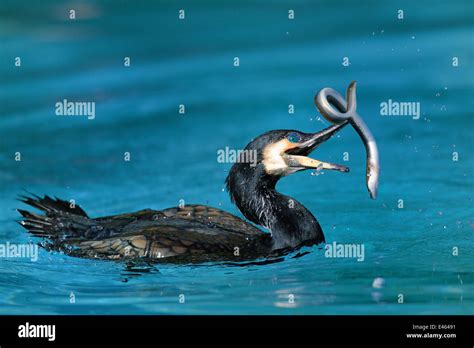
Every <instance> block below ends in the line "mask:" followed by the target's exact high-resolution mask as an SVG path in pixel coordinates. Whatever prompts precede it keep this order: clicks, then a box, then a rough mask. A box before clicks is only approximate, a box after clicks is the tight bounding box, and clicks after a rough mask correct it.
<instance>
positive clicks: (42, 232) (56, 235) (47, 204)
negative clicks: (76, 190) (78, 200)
mask: <svg viewBox="0 0 474 348" xmlns="http://www.w3.org/2000/svg"><path fill="white" fill-rule="evenodd" d="M19 200H20V201H22V202H23V203H25V204H28V205H29V206H31V207H34V208H37V209H39V210H41V211H43V212H44V213H45V215H40V214H36V213H33V212H30V211H27V210H23V209H17V211H18V212H19V213H20V214H21V216H22V217H23V218H24V220H22V221H19V224H20V225H21V226H23V227H24V228H25V229H27V230H28V232H30V233H31V234H33V235H34V236H36V237H42V238H48V239H50V240H52V241H53V242H64V241H66V240H70V239H74V238H82V237H85V236H87V234H88V231H90V230H91V227H93V225H94V224H95V222H94V221H93V220H91V219H89V217H88V216H87V214H86V213H85V212H84V210H82V208H80V207H79V206H77V205H76V206H71V205H70V204H69V202H67V201H63V200H60V199H58V198H56V199H52V198H51V197H49V196H44V197H43V198H41V197H39V196H37V195H34V194H32V196H31V197H28V196H21V197H20V198H19Z"/></svg>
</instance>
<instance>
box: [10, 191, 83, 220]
mask: <svg viewBox="0 0 474 348" xmlns="http://www.w3.org/2000/svg"><path fill="white" fill-rule="evenodd" d="M31 195H32V196H33V197H28V196H20V197H19V200H20V201H22V202H23V203H25V204H28V205H30V206H32V207H35V208H37V209H39V210H41V211H43V212H45V213H46V215H48V216H50V215H54V214H58V213H61V212H63V213H69V214H73V215H79V216H83V217H88V216H87V214H86V212H85V211H84V210H82V208H81V207H80V206H78V205H76V204H74V205H72V204H71V203H70V202H67V201H63V200H62V199H59V198H57V197H55V199H53V198H51V197H49V196H47V195H45V196H44V197H43V198H41V197H39V196H37V195H35V194H31Z"/></svg>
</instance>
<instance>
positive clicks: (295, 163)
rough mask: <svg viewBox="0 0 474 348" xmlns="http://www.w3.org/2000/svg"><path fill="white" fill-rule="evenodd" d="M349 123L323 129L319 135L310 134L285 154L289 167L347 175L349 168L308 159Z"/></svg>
mask: <svg viewBox="0 0 474 348" xmlns="http://www.w3.org/2000/svg"><path fill="white" fill-rule="evenodd" d="M348 123H349V122H348V121H344V122H343V123H341V124H336V125H333V126H330V127H327V128H325V129H323V130H322V131H320V132H317V133H308V134H306V136H305V137H304V139H302V141H301V142H300V143H298V144H295V145H296V146H294V147H292V148H291V149H289V150H287V151H286V152H285V154H284V157H285V160H286V162H287V164H288V166H289V167H291V168H294V169H296V170H304V169H316V170H323V169H328V170H337V171H339V172H344V173H347V172H349V168H348V167H345V166H342V165H339V164H334V163H328V162H322V161H318V160H316V159H313V158H310V157H307V156H308V155H309V154H310V153H311V152H312V151H314V150H315V149H316V148H317V147H318V146H319V145H321V144H322V143H324V142H325V141H326V140H328V139H330V138H331V137H332V136H333V135H334V134H336V133H337V132H339V131H340V130H341V129H342V128H344V127H345V126H346V125H347V124H348Z"/></svg>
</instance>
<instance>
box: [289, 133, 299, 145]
mask: <svg viewBox="0 0 474 348" xmlns="http://www.w3.org/2000/svg"><path fill="white" fill-rule="evenodd" d="M287 139H288V141H289V142H290V143H299V142H300V141H301V137H300V135H299V134H298V133H295V132H291V133H290V134H288V137H287Z"/></svg>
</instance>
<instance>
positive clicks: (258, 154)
mask: <svg viewBox="0 0 474 348" xmlns="http://www.w3.org/2000/svg"><path fill="white" fill-rule="evenodd" d="M347 124H348V122H347V121H344V122H343V123H341V124H337V125H332V126H330V127H327V128H325V129H323V130H321V131H319V132H316V133H303V132H300V131H296V130H273V131H269V132H266V133H264V134H262V135H260V136H258V137H257V138H255V139H253V140H252V141H251V142H250V143H249V144H248V145H247V146H246V147H245V151H244V152H243V153H242V154H241V155H242V156H241V157H240V158H239V160H238V161H237V163H235V164H234V165H233V166H232V169H231V171H230V173H229V176H228V178H227V188H228V189H229V191H231V192H232V191H234V190H236V189H239V188H240V187H239V186H242V185H245V186H247V187H249V186H250V187H256V186H258V184H259V183H264V184H267V183H268V184H270V185H272V186H273V185H274V184H276V182H277V181H278V180H279V179H280V178H282V177H284V176H287V175H290V174H293V173H296V172H299V171H302V170H306V169H312V170H336V171H340V172H348V171H349V168H348V167H345V166H342V165H339V164H333V163H328V162H323V161H319V160H316V159H313V158H311V157H308V156H309V155H310V154H311V153H312V152H313V151H314V150H315V149H316V148H317V147H318V146H319V145H321V144H322V143H323V142H325V141H326V140H328V139H330V138H331V137H332V136H333V135H334V134H336V133H337V132H338V131H339V130H341V129H342V128H343V127H344V126H346V125H347ZM249 154H253V156H252V155H249ZM245 158H254V159H256V160H255V162H249V161H245Z"/></svg>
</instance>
